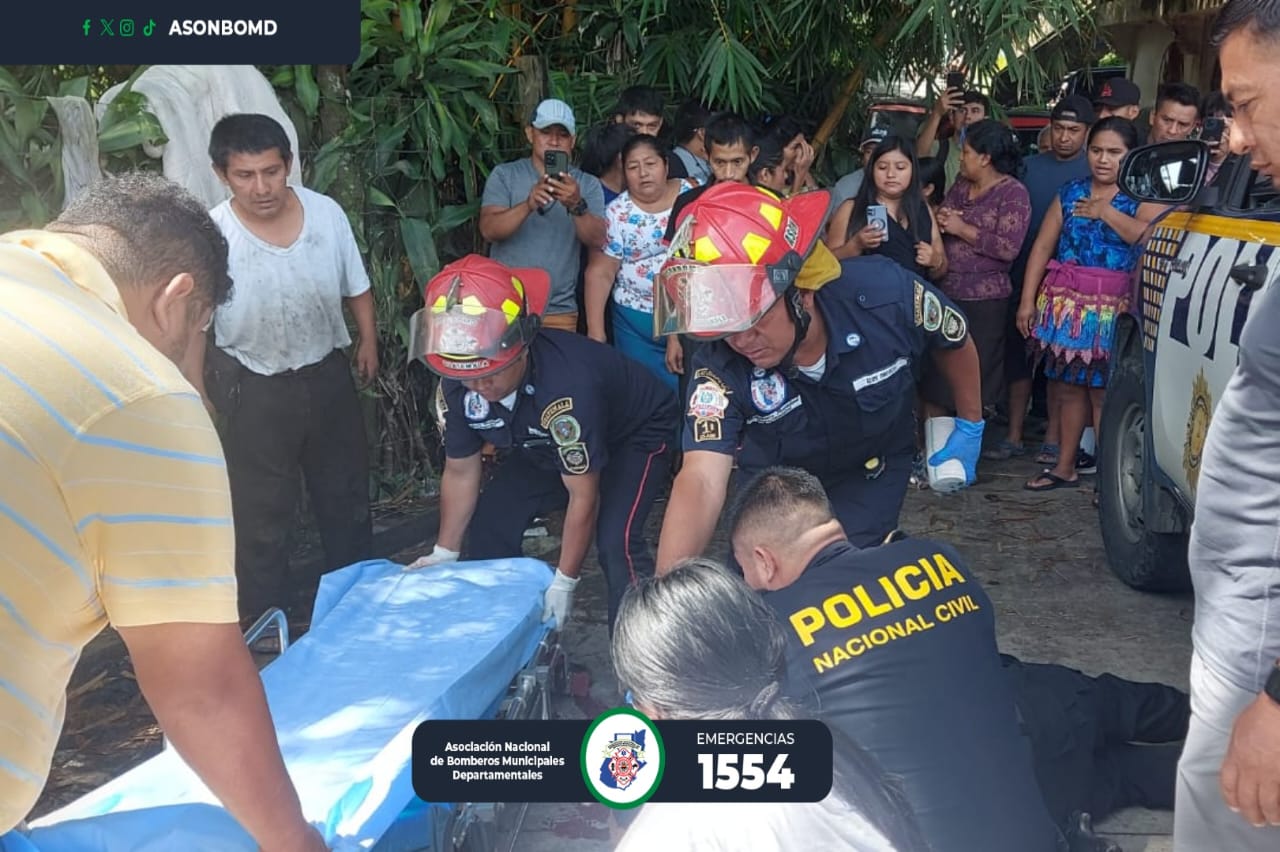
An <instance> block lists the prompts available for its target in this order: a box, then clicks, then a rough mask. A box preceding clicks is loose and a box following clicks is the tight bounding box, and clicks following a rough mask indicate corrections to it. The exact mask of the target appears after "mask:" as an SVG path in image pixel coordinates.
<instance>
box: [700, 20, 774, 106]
mask: <svg viewBox="0 0 1280 852" xmlns="http://www.w3.org/2000/svg"><path fill="white" fill-rule="evenodd" d="M766 73H767V72H766V71H765V68H764V66H763V65H761V64H760V60H759V59H757V58H756V57H755V55H754V54H753V53H752V52H751V51H750V50H748V49H747V48H746V46H745V45H743V43H742V42H740V41H738V40H737V39H736V38H733V37H732V36H725V37H723V38H719V39H713V40H711V41H709V42H707V45H706V47H705V48H703V51H702V55H701V56H700V57H699V59H698V70H697V73H696V74H695V75H694V81H693V85H694V88H695V89H696V90H697V94H698V95H699V96H700V97H701V98H702V99H703V100H704V101H706V102H708V103H723V104H725V105H726V106H727V107H729V108H730V109H732V110H734V111H736V112H755V111H760V110H763V109H765V104H766V102H767V99H766V98H765V94H764V87H763V85H762V80H763V79H764V77H765V75H766Z"/></svg>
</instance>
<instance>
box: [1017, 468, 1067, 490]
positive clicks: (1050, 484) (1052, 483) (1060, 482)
mask: <svg viewBox="0 0 1280 852" xmlns="http://www.w3.org/2000/svg"><path fill="white" fill-rule="evenodd" d="M1042 479H1043V480H1047V484H1045V485H1033V484H1032V483H1034V482H1036V481H1038V480H1042ZM1079 485H1080V480H1079V479H1063V478H1062V477H1061V476H1058V474H1056V473H1054V472H1053V471H1051V470H1044V471H1042V472H1041V473H1040V475H1039V476H1037V477H1035V478H1034V479H1031V480H1029V481H1028V482H1027V483H1026V484H1025V485H1023V486H1022V488H1023V490H1024V491H1056V490H1057V489H1059V488H1076V487H1078V486H1079Z"/></svg>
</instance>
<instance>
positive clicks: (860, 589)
mask: <svg viewBox="0 0 1280 852" xmlns="http://www.w3.org/2000/svg"><path fill="white" fill-rule="evenodd" d="M853 596H854V597H855V598H857V599H858V603H860V604H862V608H863V609H864V610H866V612H867V615H868V616H870V617H871V618H876V617H878V616H881V615H884V614H885V613H886V612H893V605H892V604H887V603H876V602H875V601H873V600H871V596H870V595H868V594H867V589H866V587H865V586H860V585H859V586H854V587H853ZM828 600H830V598H828ZM833 621H834V619H833ZM851 623H852V622H851Z"/></svg>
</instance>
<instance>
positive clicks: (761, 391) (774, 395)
mask: <svg viewBox="0 0 1280 852" xmlns="http://www.w3.org/2000/svg"><path fill="white" fill-rule="evenodd" d="M786 400H787V381H786V379H784V378H782V375H781V374H780V373H770V374H769V375H767V376H765V377H764V378H759V379H756V380H754V381H753V382H751V402H752V404H754V405H755V407H756V410H757V411H759V412H760V413H761V414H768V413H769V412H771V411H777V410H778V408H780V407H781V406H782V403H784V402H786Z"/></svg>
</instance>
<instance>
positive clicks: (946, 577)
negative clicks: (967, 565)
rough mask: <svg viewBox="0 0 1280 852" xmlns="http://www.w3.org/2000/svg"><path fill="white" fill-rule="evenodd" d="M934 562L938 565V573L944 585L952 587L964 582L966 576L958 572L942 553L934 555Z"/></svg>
mask: <svg viewBox="0 0 1280 852" xmlns="http://www.w3.org/2000/svg"><path fill="white" fill-rule="evenodd" d="M933 561H934V562H936V563H938V573H939V574H941V575H942V580H943V583H944V584H946V585H948V586H950V585H953V584H955V583H963V582H964V575H963V574H961V573H960V572H959V571H957V570H956V566H954V565H952V564H951V563H950V562H949V561H947V557H945V556H943V555H942V554H941V553H935V554H933Z"/></svg>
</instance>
